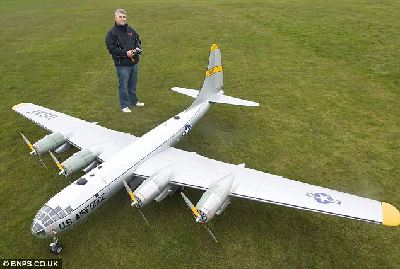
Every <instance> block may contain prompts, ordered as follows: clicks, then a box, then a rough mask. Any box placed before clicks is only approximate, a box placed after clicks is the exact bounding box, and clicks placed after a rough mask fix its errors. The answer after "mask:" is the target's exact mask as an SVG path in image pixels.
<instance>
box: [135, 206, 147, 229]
mask: <svg viewBox="0 0 400 269" xmlns="http://www.w3.org/2000/svg"><path fill="white" fill-rule="evenodd" d="M137 209H138V211H139V213H140V215H142V217H143V219H144V222H146V224H147V227H150V224H149V222H148V221H147V219H146V217H145V216H144V214H143V212H142V210H140V208H137Z"/></svg>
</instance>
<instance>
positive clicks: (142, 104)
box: [135, 102, 144, 106]
mask: <svg viewBox="0 0 400 269" xmlns="http://www.w3.org/2000/svg"><path fill="white" fill-rule="evenodd" d="M135 106H144V103H140V102H137V103H136V105H135Z"/></svg>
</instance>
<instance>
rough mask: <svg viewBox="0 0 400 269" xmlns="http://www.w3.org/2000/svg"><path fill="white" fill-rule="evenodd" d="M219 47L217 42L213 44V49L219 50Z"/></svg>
mask: <svg viewBox="0 0 400 269" xmlns="http://www.w3.org/2000/svg"><path fill="white" fill-rule="evenodd" d="M217 49H219V48H218V45H217V44H212V46H211V51H213V50H217Z"/></svg>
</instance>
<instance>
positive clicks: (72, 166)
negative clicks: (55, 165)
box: [61, 149, 96, 176]
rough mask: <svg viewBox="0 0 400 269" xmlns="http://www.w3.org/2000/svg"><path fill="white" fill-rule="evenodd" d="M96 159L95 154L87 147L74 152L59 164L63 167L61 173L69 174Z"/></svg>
mask: <svg viewBox="0 0 400 269" xmlns="http://www.w3.org/2000/svg"><path fill="white" fill-rule="evenodd" d="M95 160H96V156H95V155H94V154H93V152H91V151H90V150H88V149H84V150H81V151H78V152H76V153H75V154H74V155H72V156H71V157H69V158H68V159H66V160H65V161H64V162H63V163H62V164H61V165H62V167H63V174H64V175H65V176H69V175H71V174H73V173H74V172H76V171H79V170H81V169H82V168H84V167H87V166H88V165H89V164H91V163H93V162H94V161H95Z"/></svg>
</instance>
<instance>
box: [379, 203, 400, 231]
mask: <svg viewBox="0 0 400 269" xmlns="http://www.w3.org/2000/svg"><path fill="white" fill-rule="evenodd" d="M382 224H383V225H385V226H399V225H400V212H399V210H398V209H397V208H396V207H394V206H392V205H391V204H389V203H385V202H382Z"/></svg>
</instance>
